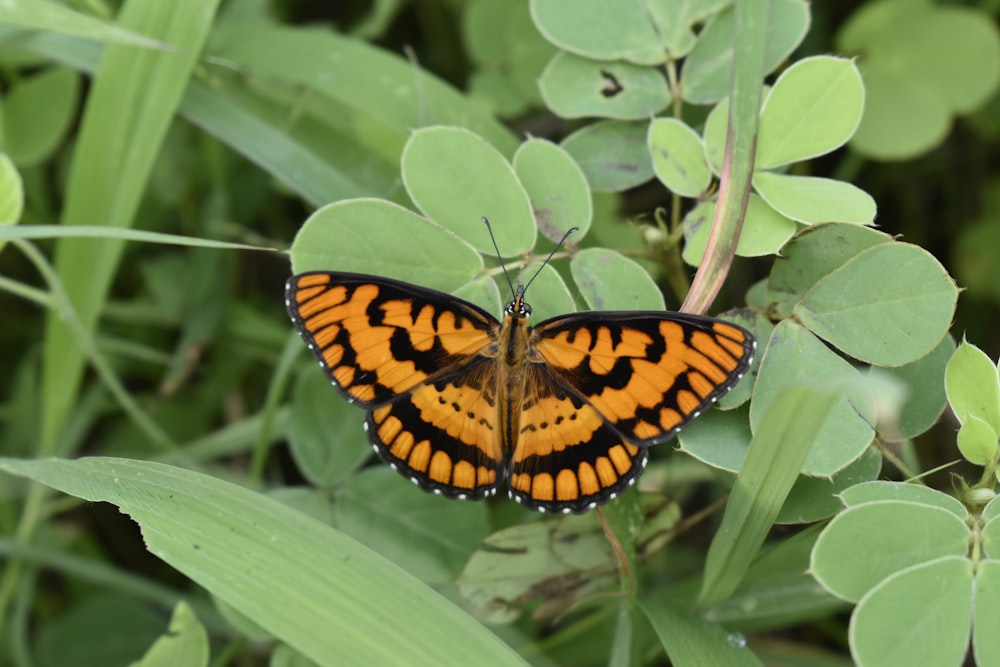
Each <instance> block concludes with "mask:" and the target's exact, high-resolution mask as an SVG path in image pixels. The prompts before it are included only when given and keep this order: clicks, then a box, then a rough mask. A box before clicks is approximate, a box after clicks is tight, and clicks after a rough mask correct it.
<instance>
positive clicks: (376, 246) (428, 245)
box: [291, 199, 489, 291]
mask: <svg viewBox="0 0 1000 667" xmlns="http://www.w3.org/2000/svg"><path fill="white" fill-rule="evenodd" d="M478 225H479V228H480V232H481V233H482V234H483V236H484V237H486V242H487V243H489V237H488V236H487V234H486V230H485V229H483V223H482V221H479V222H478ZM291 256H292V267H293V269H294V271H295V272H296V273H301V272H303V271H323V270H326V271H354V272H357V273H370V274H374V275H377V276H386V277H389V278H396V279H399V280H407V281H411V282H416V283H418V284H420V285H425V286H427V287H432V288H434V289H440V290H444V291H450V290H453V289H455V288H456V287H458V286H460V285H463V284H465V283H467V282H468V281H470V280H472V278H473V277H475V276H476V275H477V274H478V273H479V272H480V271H482V269H483V258H482V256H481V255H480V254H479V253H478V252H476V250H475V248H473V247H472V246H470V245H469V244H468V243H466V242H465V241H463V240H462V239H460V238H458V237H457V236H456V235H455V234H454V233H452V232H450V231H448V230H447V229H445V228H443V227H441V226H440V225H437V224H435V223H433V222H431V221H430V220H427V219H426V218H422V217H420V216H419V215H417V214H416V213H413V212H412V211H409V210H407V209H405V208H403V207H402V206H399V205H397V204H393V203H391V202H387V201H382V200H379V199H350V200H345V201H340V202H336V203H333V204H330V205H329V206H324V207H323V208H321V209H319V210H318V211H316V212H315V213H313V214H312V215H311V216H309V219H308V220H306V222H305V224H304V225H302V229H300V230H299V233H298V234H297V235H296V236H295V241H294V242H293V243H292V249H291Z"/></svg>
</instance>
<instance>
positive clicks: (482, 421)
mask: <svg viewBox="0 0 1000 667" xmlns="http://www.w3.org/2000/svg"><path fill="white" fill-rule="evenodd" d="M495 383H496V366H495V365H493V364H491V363H489V362H488V361H479V362H477V363H474V364H472V365H471V366H469V367H468V368H463V369H461V371H459V372H457V373H455V374H454V375H452V376H449V377H445V378H441V379H438V380H436V381H434V382H432V383H426V384H422V385H420V386H419V387H417V388H416V389H414V390H413V391H412V392H410V393H408V394H407V395H405V396H401V397H399V398H398V399H397V400H395V401H393V402H392V403H389V404H387V405H384V406H382V407H378V408H375V409H374V410H372V411H371V412H369V413H368V418H367V419H366V420H365V430H366V431H367V433H368V438H369V440H370V441H371V442H372V444H373V445H374V447H375V451H376V452H378V455H379V456H380V457H382V459H383V460H384V461H386V463H388V464H389V465H391V466H392V467H393V468H395V469H397V470H399V471H400V472H401V473H403V474H404V475H406V476H407V477H409V478H410V479H412V480H413V481H414V482H416V483H417V484H418V485H419V486H421V487H422V488H425V489H428V490H431V491H435V492H437V493H443V494H445V495H448V496H452V497H458V498H482V497H484V496H487V495H492V494H493V493H495V492H496V488H497V486H498V485H499V483H500V482H501V481H502V477H503V475H502V469H503V463H504V457H503V452H502V451H500V448H499V446H498V445H497V442H498V441H497V438H496V436H495V435H494V428H495V426H494V419H495V415H496V401H495V391H494V389H493V387H494V386H495Z"/></svg>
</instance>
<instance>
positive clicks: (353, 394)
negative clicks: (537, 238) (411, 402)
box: [285, 271, 500, 408]
mask: <svg viewBox="0 0 1000 667" xmlns="http://www.w3.org/2000/svg"><path fill="white" fill-rule="evenodd" d="M285 305H286V307H287V308H288V314H289V315H290V316H291V318H292V322H294V323H295V328H296V329H298V332H299V335H301V336H302V338H303V339H304V340H305V341H306V344H307V345H308V346H309V348H310V349H311V350H312V351H313V354H314V355H315V356H316V359H317V360H318V361H319V364H320V366H322V367H323V370H324V372H325V373H326V376H327V377H328V378H329V379H330V381H331V382H332V383H333V384H334V385H336V387H337V388H338V389H339V390H340V392H341V393H342V394H343V395H344V397H345V398H346V399H347V400H348V401H350V402H352V403H357V404H359V405H361V406H362V407H365V408H371V407H373V406H377V405H382V404H384V403H388V402H389V401H392V400H393V399H395V398H396V397H397V396H399V395H400V394H403V393H405V392H407V391H409V390H410V389H413V388H414V387H416V386H417V385H419V384H421V383H424V382H427V381H428V380H430V379H432V378H434V377H436V376H439V375H443V374H445V373H448V372H451V371H453V370H455V369H456V368H459V367H461V366H462V365H463V364H465V363H467V362H468V361H470V360H471V359H474V358H476V355H477V354H478V353H479V352H480V351H481V350H482V349H483V348H485V347H486V346H487V345H489V344H490V343H492V342H493V340H494V339H495V338H496V333H495V332H496V330H497V328H498V327H499V326H500V325H499V323H498V322H497V321H496V319H495V318H494V317H493V316H492V315H490V314H489V313H487V312H486V311H485V310H483V309H481V308H479V307H478V306H475V305H473V304H471V303H468V302H466V301H462V300H461V299H458V298H456V297H453V296H451V295H450V294H445V293H444V292H438V291H435V290H430V289H425V288H423V287H417V286H416V285H410V284H408V283H404V282H400V281H397V280H390V279H388V278H378V277H375V276H366V275H361V274H356V273H337V272H332V271H315V272H311V273H300V274H298V275H295V276H292V277H291V278H289V279H288V282H287V283H286V285H285Z"/></svg>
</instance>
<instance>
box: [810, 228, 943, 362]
mask: <svg viewBox="0 0 1000 667" xmlns="http://www.w3.org/2000/svg"><path fill="white" fill-rule="evenodd" d="M957 299H958V289H957V288H956V286H955V282H954V281H953V280H952V279H951V277H950V276H949V275H948V272H947V271H946V270H945V269H944V267H943V266H941V264H940V263H939V262H938V261H937V260H936V259H935V258H934V257H933V256H932V255H931V254H930V253H928V252H927V251H926V250H924V249H922V248H919V247H917V246H914V245H910V244H907V243H886V244H882V245H877V246H875V247H873V248H869V249H868V250H865V251H862V252H861V253H860V254H858V255H857V256H856V257H854V258H853V259H851V260H849V261H848V262H847V263H846V264H844V265H843V266H842V267H840V268H839V269H837V270H836V271H834V272H833V273H831V274H830V275H828V276H827V277H825V278H823V279H821V280H820V281H819V282H818V283H817V284H816V285H815V286H814V287H813V288H812V289H811V290H810V291H809V292H808V293H806V295H805V296H803V297H802V300H801V301H800V302H799V303H798V304H797V305H796V306H795V309H794V312H795V315H796V317H797V318H798V319H799V321H800V322H802V323H803V324H805V325H806V326H807V327H809V329H810V330H812V331H813V332H814V333H815V334H816V335H818V336H819V337H821V338H823V339H824V340H826V341H827V342H829V343H830V344H832V345H834V346H835V347H837V348H839V349H840V350H843V351H844V352H845V353H847V354H849V355H851V356H852V357H854V358H856V359H860V360H861V361H865V362H868V363H871V364H877V365H880V366H901V365H903V364H906V363H909V362H911V361H914V360H916V359H919V358H920V357H923V356H924V355H926V354H928V353H930V352H931V351H932V350H933V349H934V348H935V347H937V345H938V344H939V343H940V342H941V339H942V338H944V336H945V334H946V333H947V332H948V327H950V326H951V321H952V316H953V315H954V313H955V302H956V301H957Z"/></svg>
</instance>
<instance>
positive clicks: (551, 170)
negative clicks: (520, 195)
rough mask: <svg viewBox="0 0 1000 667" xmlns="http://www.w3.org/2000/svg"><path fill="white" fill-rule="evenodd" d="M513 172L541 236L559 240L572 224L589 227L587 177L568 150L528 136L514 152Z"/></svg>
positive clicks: (590, 208)
mask: <svg viewBox="0 0 1000 667" xmlns="http://www.w3.org/2000/svg"><path fill="white" fill-rule="evenodd" d="M514 172H515V173H516V174H517V178H518V179H519V180H520V181H521V185H523V186H524V189H525V190H526V191H527V193H528V197H529V198H530V200H531V208H532V211H533V212H534V214H535V222H536V223H537V225H538V231H540V232H541V233H542V236H544V237H545V238H547V239H549V240H550V241H553V242H558V241H559V240H560V239H562V237H563V235H564V234H565V233H566V232H567V231H569V230H570V228H571V227H579V228H580V231H579V232H577V233H576V236H575V237H574V238H573V239H572V240H573V241H575V242H578V241H579V239H582V238H583V237H584V236H585V235H586V234H587V231H588V230H589V229H590V221H591V219H592V218H593V215H594V206H593V203H592V202H591V200H590V187H589V186H588V185H587V177H586V176H584V174H583V171H582V170H581V169H580V167H579V165H577V163H576V162H574V161H573V158H572V157H570V155H569V153H568V152H566V150H565V149H564V148H562V147H560V146H557V145H556V144H553V143H551V142H549V141H546V140H545V139H529V140H528V141H525V142H524V143H523V144H521V145H520V146H519V147H518V149H517V152H516V153H514Z"/></svg>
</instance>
